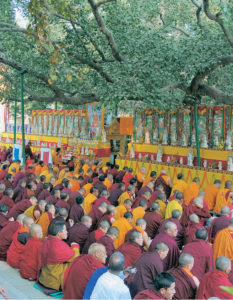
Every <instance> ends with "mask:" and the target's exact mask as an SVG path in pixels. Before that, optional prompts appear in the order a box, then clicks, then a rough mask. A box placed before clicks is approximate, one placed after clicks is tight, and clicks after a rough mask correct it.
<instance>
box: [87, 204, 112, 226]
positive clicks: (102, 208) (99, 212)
mask: <svg viewBox="0 0 233 300" xmlns="http://www.w3.org/2000/svg"><path fill="white" fill-rule="evenodd" d="M107 208H108V205H107V203H106V202H102V203H101V204H100V205H99V207H98V208H93V209H92V210H91V212H90V213H89V216H90V217H91V218H92V225H91V228H90V231H93V230H95V229H97V226H98V223H99V221H100V219H101V218H102V216H103V215H104V214H105V213H106V212H107Z"/></svg>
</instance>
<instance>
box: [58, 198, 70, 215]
mask: <svg viewBox="0 0 233 300" xmlns="http://www.w3.org/2000/svg"><path fill="white" fill-rule="evenodd" d="M56 206H59V207H61V208H66V209H67V211H68V212H69V211H70V206H69V204H68V203H67V202H66V201H65V200H61V199H59V200H58V201H57V203H56Z"/></svg>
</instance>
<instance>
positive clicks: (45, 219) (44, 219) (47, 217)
mask: <svg viewBox="0 0 233 300" xmlns="http://www.w3.org/2000/svg"><path fill="white" fill-rule="evenodd" d="M51 221H52V216H51V214H50V213H48V212H45V213H43V214H42V215H41V216H40V218H39V219H38V220H37V221H36V224H39V225H40V226H41V227H42V231H43V239H44V238H45V237H46V236H47V235H48V228H49V224H50V222H51Z"/></svg>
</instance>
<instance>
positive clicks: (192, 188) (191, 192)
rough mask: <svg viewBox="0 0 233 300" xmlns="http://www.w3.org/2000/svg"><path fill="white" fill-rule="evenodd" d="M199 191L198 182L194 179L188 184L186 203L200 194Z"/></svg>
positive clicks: (185, 192) (185, 195)
mask: <svg viewBox="0 0 233 300" xmlns="http://www.w3.org/2000/svg"><path fill="white" fill-rule="evenodd" d="M199 191H200V189H199V187H198V185H197V184H196V182H194V181H193V182H191V183H190V184H188V185H187V188H186V189H185V191H184V204H185V205H186V206H188V205H189V203H190V201H191V200H192V199H193V198H196V197H197V196H198V194H199Z"/></svg>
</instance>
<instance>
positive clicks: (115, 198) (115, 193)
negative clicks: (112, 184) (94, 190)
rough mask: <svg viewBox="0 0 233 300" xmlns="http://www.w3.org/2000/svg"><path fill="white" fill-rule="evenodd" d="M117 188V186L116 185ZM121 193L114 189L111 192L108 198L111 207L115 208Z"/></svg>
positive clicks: (118, 189)
mask: <svg viewBox="0 0 233 300" xmlns="http://www.w3.org/2000/svg"><path fill="white" fill-rule="evenodd" d="M117 186H118V184H117ZM122 193H123V191H122V190H121V189H120V188H116V189H114V190H112V191H111V193H110V197H109V199H108V200H109V202H111V204H112V205H114V206H117V205H118V198H119V197H120V195H121V194H122Z"/></svg>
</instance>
